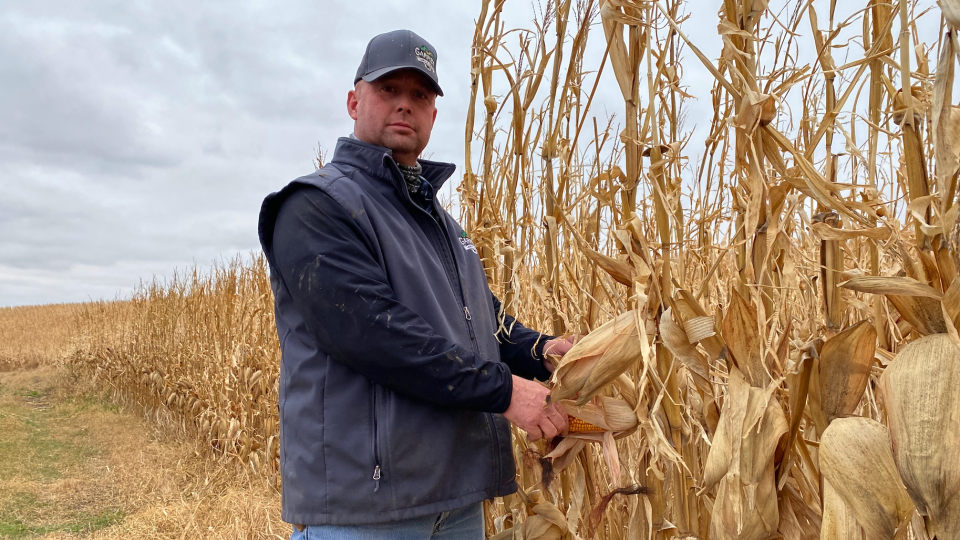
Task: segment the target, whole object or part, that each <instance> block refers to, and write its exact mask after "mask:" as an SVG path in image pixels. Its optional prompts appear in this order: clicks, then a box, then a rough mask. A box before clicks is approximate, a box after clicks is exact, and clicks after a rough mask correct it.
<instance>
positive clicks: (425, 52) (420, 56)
mask: <svg viewBox="0 0 960 540" xmlns="http://www.w3.org/2000/svg"><path fill="white" fill-rule="evenodd" d="M414 52H415V53H416V55H417V60H419V61H420V63H421V64H423V67H425V68H427V71H429V72H430V73H436V72H437V68H436V62H437V60H436V59H435V58H434V57H433V53H432V52H430V49H428V48H427V47H426V45H421V46H419V47H417V48H416V49H414Z"/></svg>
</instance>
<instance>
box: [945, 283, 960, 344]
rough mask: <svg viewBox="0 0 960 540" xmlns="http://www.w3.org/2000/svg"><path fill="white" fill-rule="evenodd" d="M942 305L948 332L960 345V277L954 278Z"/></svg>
mask: <svg viewBox="0 0 960 540" xmlns="http://www.w3.org/2000/svg"><path fill="white" fill-rule="evenodd" d="M940 306H941V308H942V309H943V318H944V321H945V322H946V325H947V333H948V334H950V337H952V338H953V340H954V341H955V342H956V343H957V344H958V345H960V279H954V280H953V284H952V285H950V288H949V289H947V292H946V293H944V295H943V301H942V302H941V303H940Z"/></svg>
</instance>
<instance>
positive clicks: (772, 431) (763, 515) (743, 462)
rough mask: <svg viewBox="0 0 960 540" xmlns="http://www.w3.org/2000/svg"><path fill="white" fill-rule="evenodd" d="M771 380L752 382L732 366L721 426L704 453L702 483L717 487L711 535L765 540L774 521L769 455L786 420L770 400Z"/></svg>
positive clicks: (776, 520) (720, 539)
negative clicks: (758, 384) (764, 385)
mask: <svg viewBox="0 0 960 540" xmlns="http://www.w3.org/2000/svg"><path fill="white" fill-rule="evenodd" d="M775 389H776V384H775V383H771V384H770V385H769V386H768V387H767V388H756V387H753V386H751V385H750V384H749V383H748V382H747V380H746V378H745V377H744V376H743V374H742V373H740V370H739V369H737V368H733V369H732V370H731V372H730V378H729V380H728V391H729V393H728V394H727V398H726V399H725V400H724V403H723V411H722V412H721V413H720V425H719V427H718V428H717V434H716V435H715V436H714V439H713V447H712V448H711V449H710V454H709V455H708V456H707V463H706V466H705V469H704V476H703V482H704V486H705V488H706V489H711V488H713V487H714V486H717V484H718V482H719V487H718V488H717V493H716V498H715V500H714V503H713V508H712V518H711V523H710V530H711V533H710V537H711V538H714V539H718V540H724V539H730V540H733V539H736V540H765V539H766V538H768V537H770V535H772V534H773V533H774V532H775V531H776V530H777V525H778V523H779V510H778V508H777V491H776V486H775V485H774V457H775V453H776V449H777V444H778V443H779V441H780V438H781V437H782V436H783V435H784V434H786V432H787V420H786V418H784V415H783V410H782V409H781V408H780V405H779V404H778V402H777V401H776V400H775V399H771V397H772V394H773V392H774V390H775Z"/></svg>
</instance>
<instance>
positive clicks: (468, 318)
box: [463, 306, 473, 321]
mask: <svg viewBox="0 0 960 540" xmlns="http://www.w3.org/2000/svg"><path fill="white" fill-rule="evenodd" d="M463 314H464V315H466V317H467V320H468V321H472V320H473V317H471V316H470V308H468V307H467V306H463Z"/></svg>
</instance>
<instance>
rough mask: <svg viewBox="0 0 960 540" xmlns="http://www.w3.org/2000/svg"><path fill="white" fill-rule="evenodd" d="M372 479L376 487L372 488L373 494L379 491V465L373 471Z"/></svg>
mask: <svg viewBox="0 0 960 540" xmlns="http://www.w3.org/2000/svg"><path fill="white" fill-rule="evenodd" d="M373 479H374V480H376V482H377V483H376V485H374V486H373V492H374V493H376V492H378V491H380V466H379V465H377V466H376V468H374V469H373Z"/></svg>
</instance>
